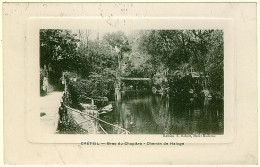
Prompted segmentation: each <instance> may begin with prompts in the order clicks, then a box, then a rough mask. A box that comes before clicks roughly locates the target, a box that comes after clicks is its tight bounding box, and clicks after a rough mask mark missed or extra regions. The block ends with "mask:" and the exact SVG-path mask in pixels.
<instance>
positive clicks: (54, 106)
mask: <svg viewBox="0 0 260 167" xmlns="http://www.w3.org/2000/svg"><path fill="white" fill-rule="evenodd" d="M61 97H62V92H52V93H49V94H48V95H46V96H44V97H41V98H40V105H41V106H40V112H41V113H42V114H44V113H45V114H46V115H44V116H41V118H40V122H41V130H42V133H48V134H54V133H55V132H56V129H57V126H58V119H59V114H58V111H59V107H60V100H61Z"/></svg>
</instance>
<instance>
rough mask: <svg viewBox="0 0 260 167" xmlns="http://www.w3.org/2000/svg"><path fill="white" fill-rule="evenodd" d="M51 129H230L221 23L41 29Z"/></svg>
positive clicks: (45, 118) (43, 87) (43, 115)
mask: <svg viewBox="0 0 260 167" xmlns="http://www.w3.org/2000/svg"><path fill="white" fill-rule="evenodd" d="M39 47H40V48H39V50H40V51H39V53H40V55H39V56H40V59H39V60H40V63H39V65H40V68H39V69H40V71H39V75H40V85H39V94H40V105H41V106H40V113H39V117H40V125H41V130H42V133H49V134H130V135H131V134H162V135H167V134H204V135H206V134H213V135H223V134H224V116H225V113H224V31H223V30H221V29H160V30H153V29H145V30H132V29H124V30H114V31H109V30H95V29H40V30H39Z"/></svg>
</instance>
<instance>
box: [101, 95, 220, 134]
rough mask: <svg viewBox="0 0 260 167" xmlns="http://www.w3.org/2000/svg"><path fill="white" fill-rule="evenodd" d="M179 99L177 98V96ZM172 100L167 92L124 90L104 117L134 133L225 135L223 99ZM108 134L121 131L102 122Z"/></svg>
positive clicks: (102, 117)
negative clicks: (218, 100)
mask: <svg viewBox="0 0 260 167" xmlns="http://www.w3.org/2000/svg"><path fill="white" fill-rule="evenodd" d="M177 100H178V99H177ZM177 100H173V99H171V97H169V96H168V95H154V94H148V93H145V92H136V91H132V92H125V93H122V99H121V101H120V102H113V107H114V110H113V111H112V112H111V113H108V114H105V115H102V116H101V119H104V120H106V121H107V122H110V123H113V124H116V125H118V126H120V127H123V128H125V129H127V130H128V131H130V133H131V134H164V133H167V134H193V133H202V134H223V133H224V114H223V110H224V109H223V108H224V106H223V102H216V101H214V100H201V101H188V102H186V103H183V102H178V101H177ZM101 125H102V127H103V128H104V129H105V130H106V131H107V132H108V133H109V134H119V133H122V130H118V129H117V128H113V127H111V126H107V125H106V124H103V123H101Z"/></svg>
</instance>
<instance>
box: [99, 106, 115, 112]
mask: <svg viewBox="0 0 260 167" xmlns="http://www.w3.org/2000/svg"><path fill="white" fill-rule="evenodd" d="M111 111H113V106H112V104H108V105H107V106H105V107H103V108H101V109H100V110H99V114H106V113H109V112H111Z"/></svg>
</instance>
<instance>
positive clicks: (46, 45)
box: [40, 29, 79, 81]
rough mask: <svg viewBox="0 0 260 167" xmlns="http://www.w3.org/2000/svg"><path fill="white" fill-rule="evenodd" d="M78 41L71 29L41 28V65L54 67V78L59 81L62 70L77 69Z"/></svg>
mask: <svg viewBox="0 0 260 167" xmlns="http://www.w3.org/2000/svg"><path fill="white" fill-rule="evenodd" d="M78 42H79V40H78V39H77V38H76V35H75V34H72V33H71V31H69V30H59V29H42V30H40V66H41V67H44V65H46V66H47V67H48V68H49V69H50V68H51V69H52V75H51V77H52V79H56V81H58V80H57V79H59V78H60V77H61V72H62V71H66V70H69V71H73V70H75V67H76V64H77V54H76V52H77V43H78Z"/></svg>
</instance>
